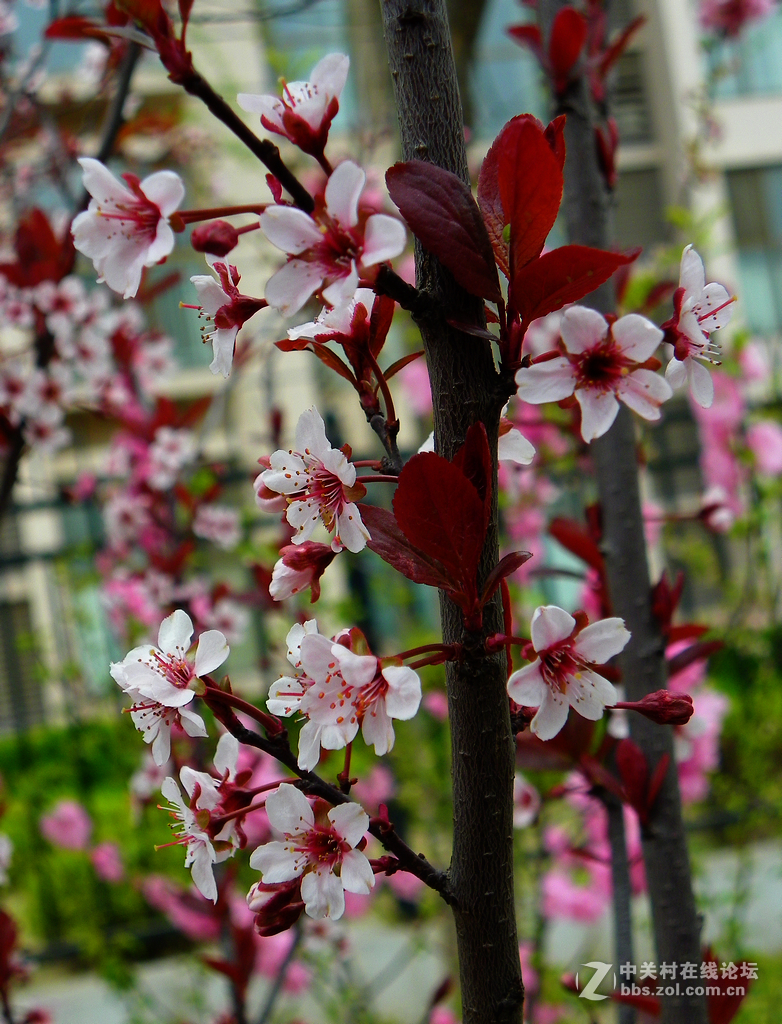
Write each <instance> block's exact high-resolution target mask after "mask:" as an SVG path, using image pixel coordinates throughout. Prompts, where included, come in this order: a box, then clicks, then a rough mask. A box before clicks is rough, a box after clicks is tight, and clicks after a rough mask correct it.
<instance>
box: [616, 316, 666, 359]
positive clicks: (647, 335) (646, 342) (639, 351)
mask: <svg viewBox="0 0 782 1024" xmlns="http://www.w3.org/2000/svg"><path fill="white" fill-rule="evenodd" d="M611 333H612V334H613V336H614V340H615V341H616V343H617V344H618V345H619V347H620V348H621V349H622V351H623V352H624V354H625V355H626V356H627V358H628V359H635V360H636V362H639V363H643V362H645V361H646V360H647V359H648V358H649V357H650V356H652V355H654V352H655V349H656V348H657V346H658V345H659V344H660V342H661V341H662V340H663V332H662V331H661V330H660V328H659V327H657V325H656V324H653V323H652V321H651V320H647V319H646V317H645V316H639V315H638V313H628V314H627V316H623V317H621V318H620V319H619V320H617V321H616V323H615V324H614V326H613V328H612V329H611Z"/></svg>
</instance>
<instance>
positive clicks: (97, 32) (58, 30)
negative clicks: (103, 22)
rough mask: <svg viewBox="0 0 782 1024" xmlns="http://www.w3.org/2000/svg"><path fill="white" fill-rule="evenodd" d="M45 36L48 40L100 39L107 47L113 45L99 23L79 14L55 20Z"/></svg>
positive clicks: (48, 27)
mask: <svg viewBox="0 0 782 1024" xmlns="http://www.w3.org/2000/svg"><path fill="white" fill-rule="evenodd" d="M44 36H45V37H46V38H47V39H99V40H100V41H101V42H102V43H105V44H106V45H107V46H109V45H111V39H110V38H109V36H108V35H107V34H106V33H105V32H104V31H103V30H102V29H101V27H100V25H98V23H97V22H95V21H93V20H92V18H84V17H82V16H81V15H79V14H70V15H67V16H66V17H64V18H55V19H54V21H52V22H51V23H50V24H49V25H48V26H47V29H46V31H45V32H44Z"/></svg>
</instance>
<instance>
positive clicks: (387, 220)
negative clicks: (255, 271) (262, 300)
mask: <svg viewBox="0 0 782 1024" xmlns="http://www.w3.org/2000/svg"><path fill="white" fill-rule="evenodd" d="M365 181H366V174H365V173H364V171H362V169H361V168H360V167H359V166H358V165H357V164H354V163H353V162H352V161H350V160H345V161H344V163H341V164H340V165H339V166H338V167H337V168H336V170H335V171H334V173H333V174H332V175H331V177H330V178H329V180H328V182H327V183H326V192H325V204H324V205H322V206H320V205H319V206H318V208H317V209H316V210H315V213H314V214H313V216H312V217H311V216H310V215H309V214H307V213H304V211H303V210H299V209H297V208H296V207H295V206H284V205H281V204H280V205H277V204H273V205H270V206H267V208H266V210H265V211H264V212H263V213H262V214H261V230H262V231H263V233H264V234H265V235H266V237H267V238H268V239H269V241H270V242H271V243H272V245H276V246H277V248H278V249H282V251H283V252H287V253H288V254H289V259H288V262H287V263H286V264H285V266H284V267H282V268H281V269H280V270H278V271H277V273H276V274H273V275H272V276H271V277H270V278H269V280H268V282H267V284H266V299H267V301H268V302H269V305H270V306H274V307H275V309H279V310H280V312H281V313H282V314H283V315H284V316H292V315H293V314H294V313H296V312H297V311H298V310H299V309H301V307H302V306H303V305H304V303H305V302H306V301H307V299H308V298H309V297H310V296H311V295H314V294H315V293H319V294H320V295H322V297H323V301H324V303H327V304H328V305H330V306H339V305H341V304H343V303H345V302H347V301H348V300H349V299H350V298H351V296H352V295H353V293H354V292H355V290H356V288H357V287H358V282H359V269H361V270H364V269H366V268H367V267H372V266H375V265H376V264H378V263H382V262H383V261H384V260H390V259H393V257H394V256H398V255H399V254H400V252H401V251H402V250H403V249H404V247H405V238H406V232H405V228H404V226H403V224H402V223H401V221H398V220H397V219H396V218H395V217H389V216H387V215H386V214H384V213H373V214H371V215H370V216H369V217H367V218H366V219H364V218H363V217H361V216H359V211H358V200H359V196H360V195H361V191H362V189H363V188H364V183H365Z"/></svg>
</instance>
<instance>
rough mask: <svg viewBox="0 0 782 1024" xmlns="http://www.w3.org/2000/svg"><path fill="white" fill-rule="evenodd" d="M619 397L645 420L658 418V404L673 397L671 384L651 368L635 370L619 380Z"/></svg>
mask: <svg viewBox="0 0 782 1024" xmlns="http://www.w3.org/2000/svg"><path fill="white" fill-rule="evenodd" d="M617 392H618V395H619V398H621V400H622V401H623V402H624V403H625V405H626V406H627V407H628V408H630V409H632V410H633V412H635V413H637V414H638V415H639V416H643V418H644V419H645V420H658V419H659V418H660V406H661V405H662V403H663V402H667V401H668V399H669V398H672V397H673V391H672V390H671V385H670V384H669V383H668V382H667V381H666V380H665V379H664V378H663V377H661V376H660V375H659V374H657V373H654V372H653V371H652V370H635V371H634V372H633V373H629V374H628V375H627V376H626V377H625V378H624V379H623V380H622V381H620V383H619V386H618V389H617Z"/></svg>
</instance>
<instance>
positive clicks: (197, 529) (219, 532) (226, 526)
mask: <svg viewBox="0 0 782 1024" xmlns="http://www.w3.org/2000/svg"><path fill="white" fill-rule="evenodd" d="M193 533H194V534H195V535H196V537H203V538H204V540H211V541H212V543H213V544H216V545H217V546H218V547H219V548H223V550H224V551H231V550H232V549H233V548H235V547H236V545H237V544H238V543H239V541H240V540H241V538H242V530H241V525H240V522H239V512H238V511H237V510H236V509H235V508H232V507H231V506H230V505H199V506H198V511H197V512H196V514H195V518H194V519H193Z"/></svg>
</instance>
